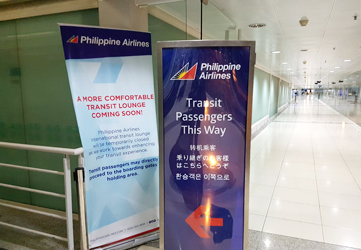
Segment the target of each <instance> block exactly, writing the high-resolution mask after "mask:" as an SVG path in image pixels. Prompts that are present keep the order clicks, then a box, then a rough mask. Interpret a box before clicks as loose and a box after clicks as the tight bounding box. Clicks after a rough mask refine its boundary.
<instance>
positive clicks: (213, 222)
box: [186, 205, 223, 238]
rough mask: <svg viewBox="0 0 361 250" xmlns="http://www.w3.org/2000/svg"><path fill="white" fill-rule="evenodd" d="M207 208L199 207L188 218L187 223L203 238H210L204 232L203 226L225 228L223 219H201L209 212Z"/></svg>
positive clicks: (205, 217)
mask: <svg viewBox="0 0 361 250" xmlns="http://www.w3.org/2000/svg"><path fill="white" fill-rule="evenodd" d="M208 210H209V209H207V206H202V205H201V206H199V207H198V208H197V209H196V211H194V212H193V213H192V214H191V215H189V216H188V218H187V219H186V222H187V223H188V225H189V226H190V227H191V228H192V229H193V230H194V232H196V234H198V236H199V237H201V238H210V237H209V235H208V234H207V233H206V231H204V229H203V228H201V226H216V227H222V226H223V219H221V218H207V216H204V217H201V216H202V215H203V214H205V213H209V212H208Z"/></svg>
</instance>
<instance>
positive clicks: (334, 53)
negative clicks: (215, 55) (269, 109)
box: [210, 0, 361, 85]
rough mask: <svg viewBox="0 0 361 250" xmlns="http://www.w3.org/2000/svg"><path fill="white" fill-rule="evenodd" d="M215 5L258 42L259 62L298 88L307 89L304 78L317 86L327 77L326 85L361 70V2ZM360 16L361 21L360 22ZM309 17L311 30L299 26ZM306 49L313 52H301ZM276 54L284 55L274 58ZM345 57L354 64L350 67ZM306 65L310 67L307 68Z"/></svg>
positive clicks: (227, 0)
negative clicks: (261, 24)
mask: <svg viewBox="0 0 361 250" xmlns="http://www.w3.org/2000/svg"><path fill="white" fill-rule="evenodd" d="M210 2H212V3H213V4H214V5H216V6H217V7H218V8H219V9H220V10H222V12H223V13H224V14H225V15H227V16H229V17H230V18H231V19H232V20H234V21H235V23H236V24H237V28H239V29H242V34H243V36H242V39H246V40H255V41H256V49H257V64H259V65H262V66H264V67H266V68H267V69H268V70H269V71H271V72H273V73H274V74H278V75H279V76H280V77H283V78H285V79H287V80H289V81H292V82H293V83H294V84H296V85H297V84H302V85H304V83H305V81H304V76H306V81H307V83H308V84H311V85H312V84H314V82H311V80H312V81H314V80H315V79H319V78H322V77H324V78H323V79H324V80H323V81H335V80H336V79H340V78H342V77H343V76H345V75H347V74H350V73H352V72H355V71H357V72H358V71H361V48H360V47H361V20H360V19H361V11H360V10H361V0H257V1H249V0H241V1H240V0H210ZM355 14H357V15H358V18H357V20H354V16H355ZM303 16H306V17H307V18H308V20H309V22H308V25H307V26H305V27H301V25H300V24H299V20H300V19H301V18H302V17H303ZM261 22H262V23H265V24H266V25H267V26H266V27H264V28H259V29H251V28H249V27H248V25H249V24H251V23H261ZM302 49H307V50H308V51H307V52H301V51H300V50H302ZM274 50H281V51H282V53H281V54H272V53H271V52H272V51H274ZM344 59H351V60H352V61H351V62H348V63H346V62H344ZM303 61H307V63H306V64H303ZM282 62H288V64H287V65H283V64H282ZM335 67H340V68H335ZM287 69H291V70H287ZM305 71H306V74H305V73H304V72H305ZM330 71H334V72H330ZM291 72H293V74H292V73H291ZM360 76H361V74H360ZM295 77H296V78H295ZM358 78H360V77H358ZM355 79H356V78H355ZM337 81H338V80H337Z"/></svg>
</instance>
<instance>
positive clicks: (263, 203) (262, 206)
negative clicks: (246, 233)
mask: <svg viewBox="0 0 361 250" xmlns="http://www.w3.org/2000/svg"><path fill="white" fill-rule="evenodd" d="M270 203H271V199H266V198H259V197H253V196H251V197H249V213H250V214H256V215H263V216H265V215H266V214H267V212H268V209H269V206H270Z"/></svg>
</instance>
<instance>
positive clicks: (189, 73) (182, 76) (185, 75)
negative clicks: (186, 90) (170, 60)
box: [171, 63, 198, 80]
mask: <svg viewBox="0 0 361 250" xmlns="http://www.w3.org/2000/svg"><path fill="white" fill-rule="evenodd" d="M197 66H198V63H196V64H194V65H193V67H192V68H191V69H190V70H188V67H189V63H187V64H186V65H185V66H184V67H183V68H182V69H181V70H179V71H178V72H177V73H176V74H175V75H174V76H173V77H172V78H171V80H194V79H195V78H196V71H197Z"/></svg>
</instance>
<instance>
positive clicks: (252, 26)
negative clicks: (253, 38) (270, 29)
mask: <svg viewBox="0 0 361 250" xmlns="http://www.w3.org/2000/svg"><path fill="white" fill-rule="evenodd" d="M265 26H266V24H265V23H252V24H250V25H248V27H250V28H263V27H265Z"/></svg>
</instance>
